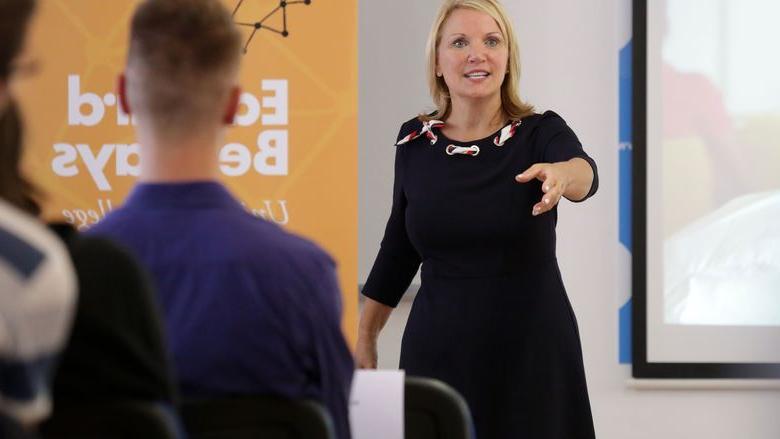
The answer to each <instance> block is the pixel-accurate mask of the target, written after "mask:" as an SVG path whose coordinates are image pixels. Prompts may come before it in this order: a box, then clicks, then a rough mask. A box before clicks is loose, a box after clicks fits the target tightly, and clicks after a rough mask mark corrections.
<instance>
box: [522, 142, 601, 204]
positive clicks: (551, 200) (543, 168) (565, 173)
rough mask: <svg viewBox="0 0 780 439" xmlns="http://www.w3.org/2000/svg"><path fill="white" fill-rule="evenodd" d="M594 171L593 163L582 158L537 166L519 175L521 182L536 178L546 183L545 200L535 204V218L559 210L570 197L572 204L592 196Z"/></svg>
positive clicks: (543, 185)
mask: <svg viewBox="0 0 780 439" xmlns="http://www.w3.org/2000/svg"><path fill="white" fill-rule="evenodd" d="M593 178H594V172H593V167H592V166H591V164H590V163H589V162H588V161H587V160H585V159H583V158H581V157H574V158H573V159H570V160H567V161H564V162H557V163H537V164H535V165H533V166H531V167H530V168H528V169H526V170H525V171H523V173H521V174H519V175H517V176H516V177H515V180H516V181H517V182H518V183H527V182H529V181H531V180H533V179H537V180H539V181H541V182H542V192H543V193H544V195H542V199H541V200H540V201H539V202H538V203H536V204H534V206H533V210H532V212H531V214H532V215H534V216H536V215H540V214H542V213H544V212H547V211H549V210H550V209H552V208H553V207H555V206H556V205H557V204H558V202H559V201H560V200H561V197H566V198H567V199H569V200H571V201H581V200H583V199H584V198H586V197H587V196H588V194H590V191H591V188H592V185H593Z"/></svg>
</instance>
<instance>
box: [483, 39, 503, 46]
mask: <svg viewBox="0 0 780 439" xmlns="http://www.w3.org/2000/svg"><path fill="white" fill-rule="evenodd" d="M500 43H501V41H499V40H498V38H488V39H487V40H486V41H485V45H486V46H488V47H498V45H499V44H500Z"/></svg>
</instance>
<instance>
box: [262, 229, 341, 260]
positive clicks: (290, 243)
mask: <svg viewBox="0 0 780 439" xmlns="http://www.w3.org/2000/svg"><path fill="white" fill-rule="evenodd" d="M277 229H278V233H277V234H276V235H275V240H274V241H275V242H274V243H275V244H276V251H277V252H278V255H279V256H281V257H283V258H285V259H287V260H288V262H291V263H293V266H301V268H303V266H306V265H310V266H311V268H314V267H320V268H323V267H329V266H331V267H332V266H334V265H335V262H334V260H333V258H332V257H331V256H330V255H329V254H328V252H326V251H325V250H324V249H323V248H322V247H320V246H319V245H318V244H316V243H315V242H314V241H312V240H310V239H308V238H305V237H303V236H300V235H297V234H295V233H292V232H288V231H286V230H284V229H282V228H281V227H278V226H277Z"/></svg>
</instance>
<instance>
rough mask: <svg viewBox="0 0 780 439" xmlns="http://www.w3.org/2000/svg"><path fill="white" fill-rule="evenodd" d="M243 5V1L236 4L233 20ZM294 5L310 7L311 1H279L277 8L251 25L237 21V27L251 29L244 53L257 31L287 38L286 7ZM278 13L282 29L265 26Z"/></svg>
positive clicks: (288, 33) (240, 0)
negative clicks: (266, 31) (264, 31)
mask: <svg viewBox="0 0 780 439" xmlns="http://www.w3.org/2000/svg"><path fill="white" fill-rule="evenodd" d="M243 3H244V0H239V1H238V4H237V5H236V7H235V9H233V18H234V19H235V17H236V14H237V13H238V11H239V9H241V6H242V5H243ZM296 4H303V5H310V4H311V0H293V1H288V0H281V1H280V2H279V5H278V6H276V7H275V8H274V9H273V10H272V11H271V12H269V13H268V14H266V15H265V16H264V17H263V18H262V19H260V20H259V21H255V22H251V23H249V22H239V21H237V22H236V24H237V25H239V26H244V27H251V28H252V33H251V34H249V38H247V40H246V43H244V53H246V52H247V50H248V49H249V43H251V42H252V38H254V37H255V34H256V33H257V31H259V30H261V29H265V30H268V31H271V32H274V33H277V34H279V35H281V36H283V37H285V38H286V37H287V36H289V35H290V32H289V30H288V29H287V7H288V6H291V5H296ZM279 11H281V13H282V29H281V30H280V29H276V28H273V27H271V26H269V25H267V24H265V23H266V22H267V21H268V20H269V19H271V18H272V17H273V16H274V15H276V14H277V13H279Z"/></svg>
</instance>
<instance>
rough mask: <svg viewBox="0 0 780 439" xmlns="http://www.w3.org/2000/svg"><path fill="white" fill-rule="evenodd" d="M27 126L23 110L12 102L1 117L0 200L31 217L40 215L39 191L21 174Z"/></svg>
mask: <svg viewBox="0 0 780 439" xmlns="http://www.w3.org/2000/svg"><path fill="white" fill-rule="evenodd" d="M22 132H23V124H22V119H21V117H20V114H19V108H18V107H17V106H16V104H15V103H14V102H13V100H12V101H11V102H10V104H9V105H8V107H7V108H6V110H5V111H4V112H3V113H2V114H0V198H2V199H3V200H5V201H7V202H9V203H10V204H12V205H14V206H16V207H17V208H19V209H22V210H24V211H26V212H27V213H29V214H31V215H38V214H40V208H39V206H38V204H37V203H36V202H35V197H36V195H38V190H37V188H36V187H35V186H34V185H33V184H32V183H30V182H29V181H27V179H25V178H24V176H23V175H22V173H21V170H20V169H19V167H20V162H21V159H22V140H23V135H22Z"/></svg>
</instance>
